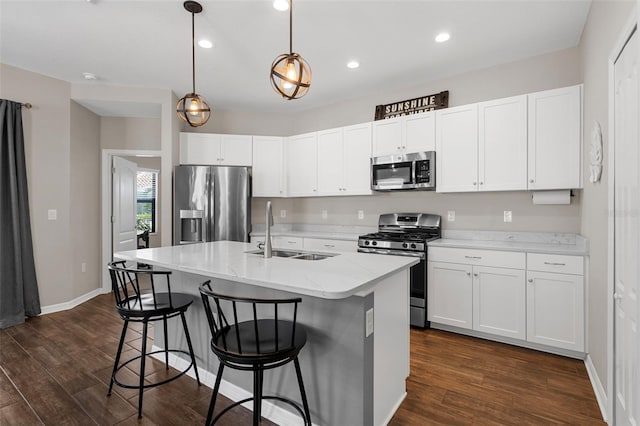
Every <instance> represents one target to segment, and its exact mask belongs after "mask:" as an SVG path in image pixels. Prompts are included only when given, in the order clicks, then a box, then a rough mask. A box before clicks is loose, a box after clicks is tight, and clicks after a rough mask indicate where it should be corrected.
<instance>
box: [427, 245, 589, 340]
mask: <svg viewBox="0 0 640 426" xmlns="http://www.w3.org/2000/svg"><path fill="white" fill-rule="evenodd" d="M525 265H526V266H525ZM525 268H526V270H525ZM583 268H584V258H583V257H582V256H564V255H547V254H538V253H528V254H525V253H518V252H501V251H494V250H479V249H457V248H444V247H430V248H429V262H428V286H427V287H428V291H427V292H428V299H427V307H428V310H427V317H428V319H429V321H431V322H433V323H435V324H436V325H437V324H443V325H448V326H454V327H458V328H461V329H467V330H474V331H478V332H482V333H485V334H489V335H495V336H503V337H508V338H511V339H514V340H513V341H514V342H517V341H518V340H521V341H523V342H525V341H526V342H531V343H535V344H540V345H545V346H548V347H553V348H559V349H566V350H569V351H575V352H584V351H585V345H584V336H585V322H584V321H585V320H584V273H583ZM483 336H484V334H483Z"/></svg>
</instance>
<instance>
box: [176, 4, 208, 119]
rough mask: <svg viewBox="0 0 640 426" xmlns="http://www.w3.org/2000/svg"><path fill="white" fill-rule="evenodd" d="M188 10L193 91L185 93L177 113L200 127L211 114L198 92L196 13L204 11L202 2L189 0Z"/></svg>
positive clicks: (177, 107) (179, 102)
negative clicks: (189, 16)
mask: <svg viewBox="0 0 640 426" xmlns="http://www.w3.org/2000/svg"><path fill="white" fill-rule="evenodd" d="M183 6H184V8H185V9H186V10H187V12H189V13H191V67H192V68H191V69H192V84H193V91H192V92H191V93H187V94H186V95H184V96H183V97H182V98H181V99H180V100H179V101H178V105H176V113H177V114H178V117H179V118H180V120H182V121H185V122H186V123H188V124H189V125H190V126H191V127H199V126H202V125H203V124H205V123H206V122H207V121H208V120H209V117H210V116H211V109H210V108H209V104H207V101H205V100H204V98H203V97H202V96H200V95H198V94H197V93H196V39H195V14H196V13H200V12H202V6H201V5H200V3H198V2H196V1H193V0H187V1H185V2H184V4H183Z"/></svg>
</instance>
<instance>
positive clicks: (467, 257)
mask: <svg viewBox="0 0 640 426" xmlns="http://www.w3.org/2000/svg"><path fill="white" fill-rule="evenodd" d="M464 258H465V259H482V256H465V257H464Z"/></svg>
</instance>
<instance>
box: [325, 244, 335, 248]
mask: <svg viewBox="0 0 640 426" xmlns="http://www.w3.org/2000/svg"><path fill="white" fill-rule="evenodd" d="M324 246H325V247H329V248H331V247H335V245H333V244H325V245H324Z"/></svg>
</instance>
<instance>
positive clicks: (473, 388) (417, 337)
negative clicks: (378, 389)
mask: <svg viewBox="0 0 640 426" xmlns="http://www.w3.org/2000/svg"><path fill="white" fill-rule="evenodd" d="M121 327H122V320H121V319H120V318H119V317H118V316H117V314H116V313H115V310H114V308H113V299H112V297H111V295H102V296H98V297H96V298H94V299H92V300H90V301H89V302H86V303H84V304H82V305H80V306H78V307H76V308H74V309H72V310H69V311H65V312H59V313H55V314H50V315H44V316H40V317H37V318H32V319H29V320H28V321H27V322H26V323H25V324H22V325H19V326H15V327H11V328H8V329H4V330H0V425H2V426H5V425H14V424H15V425H36V424H48V425H62V424H70V425H76V424H77V425H89V424H101V425H102V424H105V425H106V424H109V425H112V424H122V425H126V424H162V425H187V424H203V423H204V420H205V417H206V412H207V408H208V404H209V399H210V397H211V389H209V388H208V387H206V386H200V387H198V386H197V384H196V382H195V380H193V379H191V378H189V377H186V376H183V377H181V378H180V379H178V380H176V381H174V382H171V383H169V384H166V385H163V386H160V387H157V388H154V389H151V390H148V391H147V392H145V397H144V405H143V407H144V417H143V419H142V420H138V419H137V412H136V411H137V408H136V407H137V391H135V390H128V389H123V388H120V387H114V392H113V394H112V396H111V397H107V396H106V393H107V387H108V384H109V377H110V374H111V368H112V365H113V364H112V363H113V356H114V353H115V350H116V348H117V344H118V338H119V336H120V330H121ZM141 339H142V337H141V333H140V328H139V327H138V328H137V329H136V330H132V331H130V332H129V333H128V334H127V337H126V352H127V354H125V355H131V354H137V353H139V351H140V343H141ZM150 364H151V365H148V374H147V375H146V376H147V377H148V378H149V379H153V378H156V377H158V376H159V375H163V374H165V371H164V366H163V364H162V363H159V362H156V361H154V362H152V363H150ZM137 367H138V366H137V365H133V366H132V369H133V371H130V372H128V373H129V376H130V377H131V379H132V380H135V378H136V373H135V372H134V371H135V369H136V368H137ZM407 389H408V396H407V399H406V400H405V401H404V403H403V404H402V406H401V407H400V410H399V411H398V412H397V413H396V415H395V417H394V418H393V420H392V422H391V425H393V426H398V425H431V424H442V425H458V424H460V425H462V424H483V425H484V424H487V425H488V424H495V425H498V424H500V425H516V424H517V425H520V424H529V425H543V424H576V425H590V424H604V423H603V422H602V420H601V416H600V411H599V409H598V405H597V403H596V400H595V396H594V394H593V391H592V388H591V385H590V383H589V380H588V378H587V373H586V371H585V368H584V364H583V363H582V362H581V361H577V360H572V359H568V358H563V357H559V356H554V355H549V354H544V353H541V352H536V351H531V350H527V349H521V348H516V347H513V346H509V345H503V344H499V343H493V342H488V341H483V340H480V339H474V338H470V337H465V336H459V335H455V334H450V333H445V332H440V331H436V330H426V331H422V330H411V377H410V379H409V380H408V381H407ZM222 399H223V400H222V401H220V404H219V406H220V408H219V409H221V408H222V407H224V406H226V405H227V404H229V400H227V399H224V398H222ZM216 411H217V410H216ZM223 420H224V421H221V422H220V425H245V424H251V413H250V412H249V411H248V410H245V409H244V408H239V409H236V410H234V412H233V413H232V414H229V415H227V416H226V417H225V418H224V419H223ZM263 424H265V425H267V424H270V423H269V422H266V421H265V422H263ZM334 426H350V425H334Z"/></svg>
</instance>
